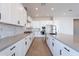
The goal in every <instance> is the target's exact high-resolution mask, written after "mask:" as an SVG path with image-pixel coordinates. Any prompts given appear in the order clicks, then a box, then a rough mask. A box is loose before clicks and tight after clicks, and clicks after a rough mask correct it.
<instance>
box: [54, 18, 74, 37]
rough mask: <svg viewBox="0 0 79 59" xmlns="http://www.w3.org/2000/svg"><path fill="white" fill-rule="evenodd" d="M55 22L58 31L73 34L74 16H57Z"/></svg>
mask: <svg viewBox="0 0 79 59" xmlns="http://www.w3.org/2000/svg"><path fill="white" fill-rule="evenodd" d="M54 24H55V25H56V26H57V32H58V33H64V34H70V35H73V17H56V18H55V20H54Z"/></svg>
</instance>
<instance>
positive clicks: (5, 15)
mask: <svg viewBox="0 0 79 59" xmlns="http://www.w3.org/2000/svg"><path fill="white" fill-rule="evenodd" d="M0 13H1V22H6V23H10V21H11V4H10V3H8V4H7V3H2V4H0Z"/></svg>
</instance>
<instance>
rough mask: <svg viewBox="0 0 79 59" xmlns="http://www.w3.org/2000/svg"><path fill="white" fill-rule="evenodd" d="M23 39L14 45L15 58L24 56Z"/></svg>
mask: <svg viewBox="0 0 79 59" xmlns="http://www.w3.org/2000/svg"><path fill="white" fill-rule="evenodd" d="M25 51H26V46H25V38H24V39H22V40H21V41H19V42H17V43H16V56H24V55H25V54H26V52H25Z"/></svg>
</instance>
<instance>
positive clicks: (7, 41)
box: [0, 33, 31, 51]
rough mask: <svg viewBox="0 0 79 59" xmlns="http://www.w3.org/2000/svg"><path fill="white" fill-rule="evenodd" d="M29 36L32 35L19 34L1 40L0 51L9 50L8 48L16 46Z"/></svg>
mask: <svg viewBox="0 0 79 59" xmlns="http://www.w3.org/2000/svg"><path fill="white" fill-rule="evenodd" d="M29 34H31V33H27V34H24V33H21V34H18V35H16V36H11V37H6V38H3V39H0V51H2V50H4V49H5V48H7V47H9V46H11V45H13V44H15V43H16V42H18V41H19V40H21V39H23V38H25V37H27V36H28V35H29Z"/></svg>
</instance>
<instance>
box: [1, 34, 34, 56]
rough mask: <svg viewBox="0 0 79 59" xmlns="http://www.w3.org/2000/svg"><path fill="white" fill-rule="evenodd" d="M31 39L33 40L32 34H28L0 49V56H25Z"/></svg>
mask: <svg viewBox="0 0 79 59" xmlns="http://www.w3.org/2000/svg"><path fill="white" fill-rule="evenodd" d="M32 41H33V36H32V34H31V35H28V36H27V37H26V38H24V39H22V40H20V41H18V42H16V43H15V44H13V45H11V46H10V47H8V48H6V49H4V50H2V51H0V56H25V55H26V53H27V51H28V49H29V47H30V45H31V43H32Z"/></svg>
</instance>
